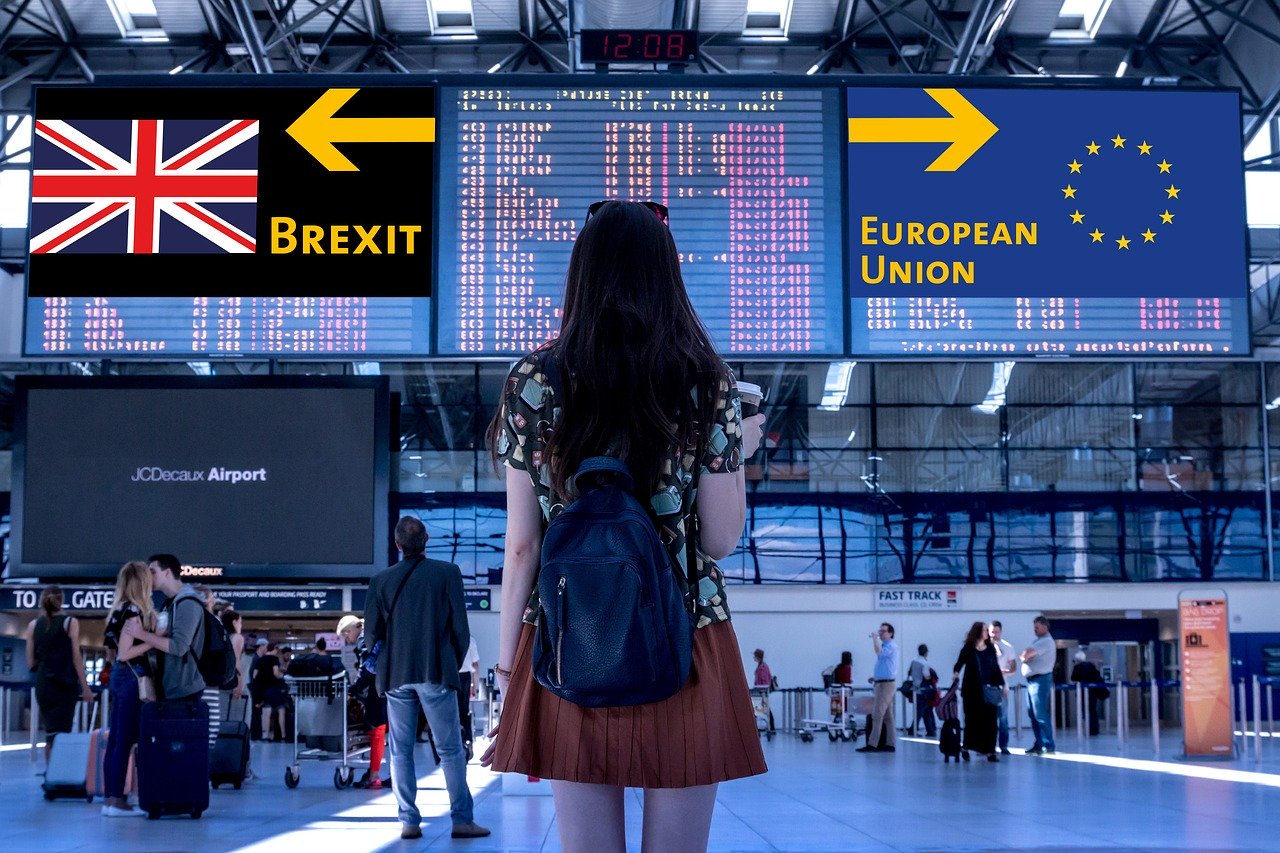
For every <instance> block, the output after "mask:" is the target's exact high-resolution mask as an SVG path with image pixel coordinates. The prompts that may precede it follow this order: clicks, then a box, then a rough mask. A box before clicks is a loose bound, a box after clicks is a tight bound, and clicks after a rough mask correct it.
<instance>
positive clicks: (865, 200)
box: [848, 88, 1246, 298]
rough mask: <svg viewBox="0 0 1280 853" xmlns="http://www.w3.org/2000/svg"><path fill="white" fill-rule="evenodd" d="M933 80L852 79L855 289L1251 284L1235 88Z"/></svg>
mask: <svg viewBox="0 0 1280 853" xmlns="http://www.w3.org/2000/svg"><path fill="white" fill-rule="evenodd" d="M930 91H933V92H935V93H937V94H935V95H932V96H931V95H930V93H929V92H927V91H926V90H924V89H915V88H913V89H905V88H894V89H881V88H877V89H859V88H852V89H850V90H849V93H848V106H849V118H850V134H851V136H850V144H849V210H850V216H851V223H850V230H849V234H850V240H851V243H852V254H851V264H850V269H851V275H852V281H851V287H850V291H851V295H852V296H853V297H855V298H859V297H884V296H889V297H912V296H941V297H989V296H1005V297H1009V296H1022V297H1028V296H1032V297H1130V298H1132V297H1174V298H1178V297H1222V298H1241V297H1244V296H1245V295H1246V275H1245V206H1244V172H1243V166H1242V162H1241V145H1240V103H1239V96H1238V94H1237V93H1235V92H1229V91H1184V90H1169V91H1161V90H1142V91H1133V90H1123V91H1120V90H1089V89H1055V90H1041V89H959V90H930ZM944 96H945V97H944ZM965 102H967V105H971V107H972V110H973V111H974V114H975V115H977V118H976V119H974V118H973V117H972V116H970V115H968V114H967V113H966V111H967V110H968V109H969V106H967V105H966V103H965ZM944 107H945V108H944ZM948 111H952V112H955V113H956V114H957V115H958V116H959V118H958V119H954V120H949V119H948ZM982 117H985V120H986V121H989V122H990V125H994V128H995V130H994V133H991V134H990V136H989V138H987V139H986V141H985V142H982V141H981V140H982V139H983V138H984V136H983V134H984V133H985V132H989V130H988V128H986V126H984V125H982V123H981V120H982ZM866 119H870V120H872V121H869V122H865V121H863V120H866ZM883 119H896V120H898V121H896V122H881V121H878V120H883ZM918 119H933V120H934V121H933V123H929V122H918V121H916V122H913V121H912V120H918ZM971 119H972V120H973V121H975V122H976V125H974V126H972V127H969V129H968V131H967V132H969V133H971V135H972V134H975V133H976V134H977V135H976V137H975V138H974V139H973V140H971V142H978V143H979V145H980V147H977V150H976V151H975V152H974V153H973V154H972V155H971V156H968V158H967V159H961V158H962V157H963V154H964V151H960V150H958V149H962V148H964V143H961V144H960V145H958V146H957V151H955V152H951V153H949V154H948V155H947V156H946V157H942V158H940V156H939V155H941V154H943V153H944V152H948V149H949V145H950V143H949V142H948V141H943V140H946V139H949V138H951V137H950V136H949V134H952V133H954V132H955V131H960V134H961V135H962V136H963V134H964V132H966V130H965V126H963V124H962V123H963V122H965V121H969V120H971ZM949 121H950V123H949ZM859 122H863V123H862V124H859ZM975 127H976V129H975ZM868 128H874V129H873V130H867V129H868ZM895 136H896V137H897V138H903V139H914V140H917V141H887V140H888V139H889V138H890V137H895ZM860 137H861V138H864V139H866V138H870V139H872V140H873V141H858V140H859V138H860ZM926 140H928V141H926ZM973 147H975V146H973V145H970V146H969V148H970V149H972V148H973ZM935 160H937V162H936V163H935ZM931 166H932V169H930V167H931ZM946 169H954V170H953V171H947V170H946ZM904 278H905V279H906V280H905V281H904ZM970 281H971V283H970Z"/></svg>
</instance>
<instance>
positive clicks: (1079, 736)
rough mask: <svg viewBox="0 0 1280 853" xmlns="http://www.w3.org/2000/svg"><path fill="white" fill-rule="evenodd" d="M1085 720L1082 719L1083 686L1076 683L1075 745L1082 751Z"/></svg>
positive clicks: (1080, 683)
mask: <svg viewBox="0 0 1280 853" xmlns="http://www.w3.org/2000/svg"><path fill="white" fill-rule="evenodd" d="M1085 725H1086V723H1085V718H1084V684H1083V683H1082V682H1079V681H1077V682H1076V743H1077V744H1079V748H1080V749H1081V750H1082V751H1083V750H1084V734H1085Z"/></svg>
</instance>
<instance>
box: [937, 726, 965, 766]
mask: <svg viewBox="0 0 1280 853" xmlns="http://www.w3.org/2000/svg"><path fill="white" fill-rule="evenodd" d="M938 751H939V752H941V753H942V756H943V757H942V763H943V764H948V763H950V762H951V759H953V758H954V759H955V760H956V761H959V760H960V721H959V720H943V721H942V731H941V732H940V733H939V735H938Z"/></svg>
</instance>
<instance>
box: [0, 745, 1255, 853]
mask: <svg viewBox="0 0 1280 853" xmlns="http://www.w3.org/2000/svg"><path fill="white" fill-rule="evenodd" d="M1276 741H1280V738H1277V739H1276ZM1061 746H1062V748H1063V751H1062V752H1061V753H1060V754H1059V755H1057V756H1055V757H1047V758H1031V757H1026V756H1022V755H1017V754H1015V755H1012V756H1007V757H1005V759H1004V760H1003V761H1002V762H1000V763H999V764H988V763H987V762H986V761H978V760H975V761H973V762H971V763H968V764H959V765H957V764H950V765H946V766H944V765H943V764H942V759H941V756H940V755H939V753H938V751H937V748H936V747H935V746H934V745H933V744H932V743H929V742H926V741H923V740H914V739H913V740H903V741H900V742H899V746H898V751H897V752H896V753H894V754H892V755H889V754H872V755H866V754H858V753H855V752H854V751H853V744H848V743H834V744H833V743H829V742H827V741H826V740H825V739H823V740H818V741H816V742H814V743H801V742H800V741H799V740H798V739H796V738H793V737H787V736H782V737H779V738H777V739H775V740H774V741H773V742H772V743H768V744H766V745H765V754H766V757H767V758H768V761H769V765H770V772H769V773H768V774H767V775H765V776H762V777H758V778H755V779H748V780H742V781H738V782H733V783H730V784H726V785H722V786H721V788H720V796H719V800H718V802H717V806H716V812H715V817H714V822H713V828H712V849H713V850H715V851H766V850H788V851H850V850H969V851H975V850H998V849H1015V848H1016V849H1023V850H1026V849H1040V850H1098V849H1111V850H1120V849H1127V850H1144V851H1146V850H1151V851H1154V850H1232V851H1235V850H1280V837H1278V836H1277V835H1276V832H1275V815H1276V813H1277V810H1280V742H1276V743H1274V744H1273V743H1271V742H1268V743H1266V744H1264V750H1263V755H1262V761H1261V762H1255V761H1254V760H1253V755H1252V753H1250V755H1249V757H1248V758H1247V759H1245V760H1241V761H1236V762H1231V763H1223V764H1205V765H1198V764H1188V763H1183V762H1175V761H1168V760H1167V761H1165V762H1155V761H1151V760H1150V759H1151V758H1152V755H1151V751H1150V750H1149V749H1147V748H1146V747H1145V745H1143V744H1140V743H1138V744H1135V743H1130V744H1129V745H1128V746H1127V748H1126V749H1124V750H1121V749H1119V747H1118V745H1117V744H1116V742H1115V740H1114V738H1112V739H1108V738H1105V737H1103V738H1100V739H1097V740H1093V741H1090V742H1089V743H1088V745H1087V747H1088V748H1087V750H1079V749H1078V746H1077V744H1076V743H1075V742H1074V741H1073V742H1070V743H1063V744H1061ZM254 750H255V752H254V764H255V766H256V767H258V768H259V769H260V771H261V772H262V778H260V779H257V780H255V781H253V782H251V783H249V784H247V785H246V786H245V787H244V788H243V790H240V791H232V790H227V789H225V788H224V789H223V790H220V791H215V792H213V793H212V802H211V805H210V808H209V811H208V812H207V813H206V814H205V816H204V818H202V819H201V820H199V821H192V820H189V819H182V818H172V819H165V820H163V821H160V822H152V821H146V820H131V819H104V818H102V817H101V816H100V815H99V806H98V805H96V804H95V805H92V806H90V805H86V804H85V803H84V802H82V801H81V802H73V801H63V802H58V803H46V802H44V801H43V800H42V799H41V795H40V791H39V787H38V782H39V779H38V778H37V776H36V773H37V769H38V765H37V764H35V763H33V762H32V761H31V759H30V754H29V752H28V750H26V749H25V748H22V747H14V746H9V747H4V748H3V751H2V752H0V780H2V781H0V784H2V785H3V789H4V796H3V797H2V798H0V846H3V847H4V848H7V849H11V850H27V851H32V850H36V851H41V853H55V851H64V850H84V851H90V850H102V851H108V850H111V851H115V850H128V851H153V852H154V853H159V851H174V850H183V851H206V850H207V851H239V852H240V853H249V851H252V853H268V851H282V853H283V851H298V850H303V851H308V853H325V852H326V851H342V853H366V851H380V850H402V849H403V850H410V849H433V850H434V849H442V848H454V849H458V850H468V851H495V850H512V851H554V850H558V849H559V843H558V839H557V834H556V829H555V815H554V811H553V809H552V807H551V801H550V798H545V797H513V796H507V797H504V796H503V795H502V784H501V780H500V779H499V778H498V777H495V776H494V775H493V774H490V773H488V772H487V771H485V770H484V769H483V768H481V767H479V766H476V765H472V767H471V769H470V779H471V785H472V788H473V790H474V791H475V793H476V819H477V821H479V822H480V823H483V824H485V825H487V826H489V827H491V828H492V829H493V830H494V833H493V836H492V837H490V838H488V839H484V840H480V841H452V840H451V839H450V838H449V821H448V805H447V798H446V795H445V792H444V789H443V779H442V777H441V775H440V774H439V773H432V774H426V775H424V776H423V777H422V779H421V781H420V783H419V788H420V791H419V803H420V805H421V807H422V811H423V815H424V818H425V823H424V826H423V830H424V838H423V839H422V840H421V841H415V842H402V841H400V840H399V837H398V825H397V823H396V819H395V806H394V800H393V798H392V796H391V794H390V792H385V791H384V792H367V791H366V792H362V791H354V790H344V791H338V790H335V789H334V787H333V784H332V779H333V770H332V766H331V765H327V764H323V763H319V762H316V763H310V762H308V763H304V764H302V766H301V769H302V782H301V785H300V786H299V787H298V788H297V789H296V790H287V789H286V788H285V786H284V778H283V777H284V768H285V765H286V764H287V763H288V761H289V758H290V755H291V752H290V750H289V749H288V748H286V747H282V746H279V745H276V746H263V745H255V746H254ZM1173 750H1174V746H1173V745H1172V744H1169V743H1166V749H1165V752H1166V754H1168V753H1170V752H1172V751H1173ZM1122 752H1123V755H1121V753H1122ZM975 758H976V756H975ZM429 766H430V758H429V757H426V756H422V757H421V758H420V759H419V767H420V768H426V767H429ZM628 822H629V823H630V824H631V828H632V832H633V836H634V837H635V839H636V844H635V845H634V847H635V849H637V850H638V849H639V829H640V795H639V794H638V793H634V794H633V795H632V796H631V797H630V798H629V801H628Z"/></svg>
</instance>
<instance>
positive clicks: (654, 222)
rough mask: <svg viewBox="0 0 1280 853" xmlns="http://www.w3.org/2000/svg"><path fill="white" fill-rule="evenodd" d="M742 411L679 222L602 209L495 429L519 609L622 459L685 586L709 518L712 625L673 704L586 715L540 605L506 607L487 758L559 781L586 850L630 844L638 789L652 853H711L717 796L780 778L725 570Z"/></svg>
mask: <svg viewBox="0 0 1280 853" xmlns="http://www.w3.org/2000/svg"><path fill="white" fill-rule="evenodd" d="M553 386H554V387H553ZM739 405H740V404H739V399H738V396H737V388H736V385H735V382H734V378H733V375H732V373H730V371H729V369H728V367H727V366H726V365H725V363H724V362H723V361H722V360H721V359H720V357H719V356H718V355H717V354H716V352H715V349H714V346H713V345H712V343H711V340H710V338H709V337H708V335H707V332H706V329H705V328H704V327H703V325H702V323H701V321H700V320H699V319H698V317H697V315H696V314H695V313H694V311H693V307H692V305H691V304H690V303H689V298H688V295H687V294H686V292H685V288H684V280H683V279H682V278H681V275H680V261H679V255H678V254H677V252H676V245H675V241H674V240H673V239H672V238H671V234H670V232H669V231H668V230H667V226H666V208H665V207H662V206H661V205H657V204H653V203H651V202H648V203H632V202H599V203H597V204H593V205H592V206H591V208H590V209H589V210H588V214H587V221H586V223H585V225H584V226H583V227H582V231H581V232H580V233H579V235H578V239H577V241H576V242H575V244H574V247H573V253H572V256H571V257H570V259H569V270H568V275H567V277H566V285H565V299H564V311H563V316H562V321H561V330H560V337H559V339H558V340H556V341H554V342H552V343H549V344H547V345H545V346H543V347H542V348H540V349H539V350H537V351H535V352H534V353H533V354H531V355H529V356H527V357H525V358H524V359H523V360H521V361H520V362H519V363H518V364H517V365H516V367H515V368H514V369H513V370H512V371H511V374H510V376H509V377H508V381H507V384H506V386H505V390H504V394H503V399H502V403H501V406H500V407H499V409H498V412H497V414H496V415H495V417H494V419H493V422H492V423H491V425H490V429H489V439H490V447H491V448H492V449H493V450H494V455H495V458H496V459H498V460H500V461H501V462H502V463H503V464H505V465H506V468H507V470H506V483H507V534H506V555H505V559H504V562H503V595H504V596H506V597H507V598H506V600H507V601H513V602H522V601H530V594H531V592H532V590H533V588H534V585H535V581H536V577H537V573H538V560H539V550H540V547H541V541H542V535H543V531H544V529H545V525H546V523H547V522H549V521H550V520H551V518H552V517H554V516H555V515H557V514H558V513H559V512H560V510H561V509H562V508H563V506H564V504H565V503H567V502H568V501H569V500H570V499H571V497H572V495H571V492H570V490H569V488H568V486H567V483H568V482H569V480H570V479H571V478H572V476H573V475H574V473H575V471H576V470H577V467H578V465H579V464H580V463H581V462H582V460H583V459H586V458H588V457H590V456H594V455H599V454H602V453H604V452H606V451H609V452H611V453H612V455H615V456H618V457H620V458H623V459H625V460H626V462H627V464H628V466H629V467H630V469H631V471H632V473H633V475H634V476H635V478H636V482H637V484H638V487H637V492H638V493H640V494H647V495H654V496H655V499H654V501H653V503H654V504H655V505H657V506H664V507H667V506H669V507H670V508H669V509H667V510H666V511H667V512H668V513H670V514H666V515H661V516H656V519H655V523H656V524H657V525H658V527H659V534H660V536H661V539H662V541H663V542H664V543H665V544H666V546H667V548H668V549H669V552H670V554H671V557H672V561H673V564H674V565H675V567H676V571H677V574H678V575H679V576H680V577H681V578H682V579H683V578H684V577H687V569H686V562H687V559H686V543H685V535H684V531H685V530H686V529H687V528H686V524H685V519H686V517H688V516H692V515H695V514H696V519H697V528H696V533H695V534H694V535H695V539H694V542H693V544H694V545H695V546H696V554H697V563H696V567H695V569H696V572H697V579H698V587H697V595H698V598H697V604H698V620H697V624H698V628H697V630H696V631H695V632H694V642H693V672H692V675H691V677H690V678H689V679H688V681H687V682H686V683H685V685H684V686H683V688H681V690H680V691H679V692H678V693H676V694H675V695H674V696H671V697H669V698H668V699H666V700H663V701H660V702H654V703H650V704H646V705H636V706H630V707H614V708H584V707H582V706H579V705H575V704H573V703H571V702H568V701H565V700H562V699H560V698H559V697H557V696H555V695H554V694H552V693H551V692H550V691H547V690H545V689H543V688H542V687H541V686H539V685H538V684H537V683H536V682H535V681H534V679H533V675H532V665H531V663H532V662H531V657H532V652H533V638H534V631H535V629H534V624H535V623H536V614H537V608H536V606H531V607H528V608H526V609H525V611H524V614H523V617H522V614H521V610H520V609H519V608H518V607H505V608H503V610H502V613H501V619H500V638H499V651H498V665H497V666H496V667H495V671H496V673H497V677H498V686H499V688H500V689H501V690H502V695H503V697H504V708H503V718H502V722H501V725H500V727H499V728H498V729H496V730H495V731H494V732H493V733H491V734H492V735H493V736H494V741H493V743H492V744H491V745H490V747H489V750H488V751H487V752H486V753H485V755H484V756H483V757H482V758H481V762H482V763H483V764H486V765H487V764H490V763H491V764H492V765H493V767H494V768H495V769H497V770H502V771H513V772H518V773H523V774H527V775H531V776H538V777H541V778H545V779H550V780H552V782H551V789H552V793H553V795H554V798H555V807H556V824H557V825H558V827H559V829H560V842H561V846H562V847H563V848H564V849H565V850H566V851H570V853H573V851H622V850H624V849H625V848H626V834H625V828H624V822H623V791H624V789H625V788H626V787H639V788H644V789H645V796H644V838H643V842H642V849H644V850H662V851H666V850H701V849H705V848H706V845H707V839H708V834H709V832H710V825H711V812H712V808H713V806H714V804H715V796H716V786H717V785H718V783H720V782H722V781H726V780H729V779H737V778H742V777H745V776H753V775H755V774H758V773H764V772H765V770H766V768H765V764H764V757H763V754H762V753H761V751H760V742H759V738H758V737H757V736H756V728H755V721H754V715H753V713H752V707H751V698H750V695H749V694H748V691H747V683H746V682H747V679H746V673H745V672H744V671H743V667H742V660H741V658H740V657H739V654H740V652H739V650H738V642H737V638H736V637H735V635H734V632H733V627H732V625H731V624H730V622H729V618H730V616H729V609H728V604H727V602H726V596H725V590H724V581H723V577H722V575H721V572H720V569H719V567H718V566H717V565H716V562H715V561H716V560H717V559H721V558H723V557H725V556H727V555H728V554H730V553H731V552H732V551H733V549H734V548H735V547H736V545H737V542H738V540H739V538H740V537H741V535H742V527H743V523H744V519H745V513H746V483H745V478H744V472H743V470H742V468H741V465H742V464H743V462H744V460H745V459H747V458H748V457H750V456H751V455H752V454H754V453H755V451H756V449H757V448H758V447H759V444H760V436H761V431H762V428H763V423H764V418H763V416H761V415H755V416H752V417H750V418H746V419H743V418H742V417H741V415H740V408H739ZM698 436H703V437H705V440H704V441H700V440H699V438H698ZM699 447H701V448H702V454H701V458H698V457H697V455H696V454H697V451H698V448H699ZM695 464H696V465H699V466H700V474H699V488H698V490H697V493H696V494H695V493H694V490H693V488H692V480H693V473H694V465H695ZM682 583H683V580H682ZM531 603H532V602H531ZM748 735H749V737H748Z"/></svg>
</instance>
